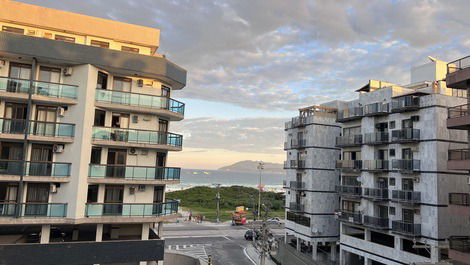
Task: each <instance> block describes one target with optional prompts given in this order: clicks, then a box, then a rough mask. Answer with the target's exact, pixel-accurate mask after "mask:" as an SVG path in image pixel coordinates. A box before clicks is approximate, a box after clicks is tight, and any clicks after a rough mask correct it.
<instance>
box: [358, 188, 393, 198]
mask: <svg viewBox="0 0 470 265" xmlns="http://www.w3.org/2000/svg"><path fill="white" fill-rule="evenodd" d="M362 196H363V197H364V198H369V199H373V200H387V199H388V189H376V188H364V190H363V191H362Z"/></svg>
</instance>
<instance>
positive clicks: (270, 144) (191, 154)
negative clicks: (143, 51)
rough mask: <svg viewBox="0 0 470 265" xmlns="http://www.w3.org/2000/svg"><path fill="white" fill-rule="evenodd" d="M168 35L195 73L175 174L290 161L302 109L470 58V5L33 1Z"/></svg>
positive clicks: (375, 0)
mask: <svg viewBox="0 0 470 265" xmlns="http://www.w3.org/2000/svg"><path fill="white" fill-rule="evenodd" d="M22 2H27V3H32V4H37V5H42V6H46V7H52V8H57V9H62V10H66V11H71V12H76V13H81V14H87V15H92V16H97V17H103V18H108V19H114V20H119V21H122V22H127V23H133V24H139V25H144V26H149V27H154V28H159V29H160V30H161V46H160V48H159V51H158V52H159V53H161V54H165V55H166V56H167V58H169V59H170V60H172V61H174V62H175V63H177V64H179V65H181V66H182V67H184V68H185V69H187V70H188V82H187V86H186V87H185V88H184V89H183V90H181V91H174V92H173V94H172V96H173V97H174V98H176V99H178V100H182V101H183V102H186V103H187V112H186V119H185V120H184V121H182V122H178V123H175V124H172V125H171V127H170V128H171V130H172V131H174V132H176V133H183V134H184V137H185V138H184V149H185V150H184V151H183V152H180V153H177V154H173V153H172V154H170V164H171V165H174V166H181V167H186V168H218V167H221V166H224V165H227V164H230V163H234V162H237V161H239V160H248V159H250V160H265V161H269V162H282V161H283V160H284V159H285V153H284V151H283V150H282V146H283V142H284V132H283V127H284V122H285V121H286V120H288V118H289V117H291V116H295V115H296V114H297V109H298V108H300V107H304V106H307V105H314V104H318V103H322V102H325V101H330V100H335V99H352V98H354V97H356V95H355V94H354V92H353V91H354V90H355V89H357V88H359V87H361V86H362V85H364V84H365V83H366V82H367V81H368V80H369V79H379V80H383V81H390V82H394V83H398V84H404V83H407V82H409V76H408V75H409V69H410V67H412V66H414V65H418V64H422V63H425V62H427V56H429V55H430V56H433V57H436V58H438V59H441V60H444V61H450V60H454V59H457V58H459V57H462V56H466V55H468V54H470V31H469V30H468V29H469V28H470V27H469V26H470V16H469V15H468V10H470V1H468V0H390V1H388V0H336V1H325V0H295V1H286V0H259V1H251V0H198V1H189V0H172V1H167V0H100V1H96V0H81V1H76V0H61V1H58V0H42V1H37V0H36V1H34V0H24V1H22Z"/></svg>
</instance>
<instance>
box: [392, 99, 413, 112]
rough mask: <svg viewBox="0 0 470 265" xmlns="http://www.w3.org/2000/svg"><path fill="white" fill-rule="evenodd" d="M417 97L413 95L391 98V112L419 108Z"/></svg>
mask: <svg viewBox="0 0 470 265" xmlns="http://www.w3.org/2000/svg"><path fill="white" fill-rule="evenodd" d="M419 101H420V99H419V97H415V96H404V97H400V98H395V99H392V107H391V111H392V112H403V111H409V110H416V109H418V108H419V106H420V104H419Z"/></svg>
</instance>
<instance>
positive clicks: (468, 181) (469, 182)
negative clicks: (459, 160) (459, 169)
mask: <svg viewBox="0 0 470 265" xmlns="http://www.w3.org/2000/svg"><path fill="white" fill-rule="evenodd" d="M467 184H468V185H470V177H468V178H467Z"/></svg>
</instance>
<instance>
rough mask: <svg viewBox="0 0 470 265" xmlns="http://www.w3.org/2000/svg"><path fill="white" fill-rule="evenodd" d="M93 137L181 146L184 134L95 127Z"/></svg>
mask: <svg viewBox="0 0 470 265" xmlns="http://www.w3.org/2000/svg"><path fill="white" fill-rule="evenodd" d="M92 138H93V139H96V140H107V141H117V142H128V143H143V144H161V145H170V146H177V147H181V146H182V145H183V136H182V135H179V134H174V133H167V132H158V131H146V130H134V129H123V128H110V127H93V134H92Z"/></svg>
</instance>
